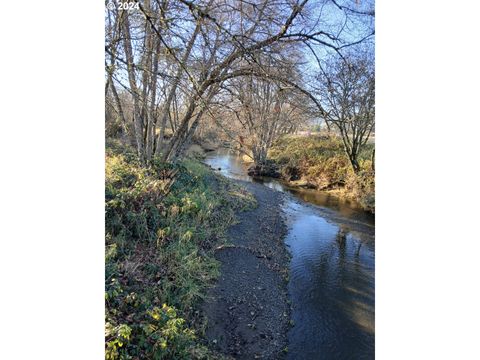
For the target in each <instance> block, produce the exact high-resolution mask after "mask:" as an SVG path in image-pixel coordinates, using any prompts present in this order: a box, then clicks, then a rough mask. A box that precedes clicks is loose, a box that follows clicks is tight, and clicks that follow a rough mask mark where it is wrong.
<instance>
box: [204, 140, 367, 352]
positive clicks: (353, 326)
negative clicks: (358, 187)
mask: <svg viewBox="0 0 480 360" xmlns="http://www.w3.org/2000/svg"><path fill="white" fill-rule="evenodd" d="M205 162H206V163H207V164H209V165H210V166H212V167H213V168H215V169H218V168H221V170H219V171H220V172H221V173H222V174H223V175H225V176H227V177H230V178H235V179H239V180H246V181H255V182H261V183H263V184H264V185H265V186H268V187H270V188H272V189H275V190H277V191H282V192H285V193H287V197H286V199H287V200H286V202H285V204H284V205H283V206H284V212H285V214H286V219H287V224H288V226H289V231H288V234H287V237H286V239H285V241H286V244H287V246H288V247H289V249H290V253H291V255H292V259H291V263H290V281H289V285H288V290H289V294H290V297H291V300H292V307H293V311H292V320H293V321H294V324H295V325H294V326H293V327H292V329H291V330H290V331H289V335H288V337H289V346H288V348H289V351H288V355H287V358H288V359H374V353H375V348H374V346H375V345H374V343H375V341H374V339H375V277H374V274H375V252H374V232H375V221H374V216H373V215H371V214H368V213H366V212H364V211H362V210H361V209H360V208H359V207H358V206H357V205H356V204H354V203H352V202H347V201H343V200H341V199H338V198H336V197H334V196H330V195H329V194H325V193H321V192H318V191H314V190H304V189H295V188H290V187H288V186H287V185H286V184H284V183H282V182H280V181H277V180H273V179H268V178H257V179H252V178H251V177H249V176H248V175H247V174H246V165H245V164H244V163H243V162H242V160H241V158H240V157H239V156H236V155H235V154H234V153H232V152H229V151H224V150H222V151H218V152H216V153H211V154H209V156H208V157H207V159H206V161H205Z"/></svg>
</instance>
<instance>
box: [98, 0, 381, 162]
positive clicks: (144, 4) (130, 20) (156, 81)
mask: <svg viewBox="0 0 480 360" xmlns="http://www.w3.org/2000/svg"><path fill="white" fill-rule="evenodd" d="M138 3H139V10H116V9H114V10H106V44H105V52H106V57H105V66H106V84H105V94H106V101H107V116H108V117H111V118H115V119H116V120H117V121H118V123H119V124H120V125H119V127H120V128H121V131H122V132H123V133H124V134H126V136H127V137H128V138H129V139H130V140H131V141H132V143H133V145H134V146H135V147H136V149H137V153H138V156H139V159H140V160H141V162H142V163H144V164H147V163H148V162H149V161H150V160H151V159H152V158H153V157H154V156H159V157H160V158H161V159H163V160H164V161H173V160H175V159H177V158H178V157H179V156H181V155H182V153H183V151H184V150H185V147H186V146H187V145H188V143H189V142H190V141H191V139H192V136H193V135H194V134H195V132H196V131H197V129H198V127H199V124H200V123H201V122H202V121H204V119H206V118H210V119H211V118H212V117H215V116H216V115H219V114H223V115H225V114H230V115H231V116H232V119H236V120H235V121H239V122H240V124H241V128H242V129H243V130H242V131H244V134H243V135H242V136H245V135H248V136H250V137H251V138H252V139H254V140H252V142H251V143H252V144H251V146H252V150H253V151H254V154H256V155H255V156H256V157H257V159H258V160H260V161H261V160H262V159H264V157H265V156H266V149H268V146H269V144H270V143H271V141H272V139H273V138H274V137H275V136H276V135H277V134H278V133H281V132H284V131H290V130H292V129H294V128H295V126H296V124H297V121H304V118H305V114H307V112H305V108H307V107H310V109H311V108H312V107H313V108H315V111H316V114H315V116H318V117H321V118H323V119H324V120H325V121H326V122H327V124H328V123H329V122H330V123H331V124H338V123H339V122H338V121H339V119H338V118H334V115H333V112H332V108H331V104H330V105H328V104H329V103H328V102H327V103H325V101H324V99H321V98H319V96H320V97H321V96H323V95H325V93H324V92H322V91H319V92H315V91H314V90H315V89H317V90H318V89H319V86H318V81H321V80H319V77H321V76H323V75H324V72H323V71H322V74H321V76H320V75H319V74H317V75H318V76H316V77H315V74H316V71H319V70H318V69H316V70H312V69H314V68H315V66H316V63H318V64H320V62H321V61H320V60H321V59H322V58H325V57H327V56H331V55H332V54H338V56H339V57H340V58H342V59H343V55H341V54H342V52H343V51H345V49H348V48H349V47H352V46H355V44H357V43H362V42H364V41H365V40H368V39H369V38H371V37H372V36H373V31H372V29H373V25H372V24H373V17H374V12H373V5H372V4H371V3H363V2H362V3H361V4H359V3H358V2H355V1H342V2H340V1H332V0H325V1H314V0H310V1H309V0H248V1H246V0H199V1H190V0H175V1H173V0H170V1H169V0H142V1H138ZM312 80H315V81H313V82H312ZM299 97H303V99H304V100H303V102H302V101H301V100H299ZM227 105H230V106H227ZM300 105H302V106H300ZM310 113H311V112H310ZM216 120H218V119H216ZM340 120H341V119H340ZM345 131H351V129H350V128H349V129H345ZM237 135H238V134H237ZM240 135H241V134H240ZM360 142H361V141H360ZM352 146H353V145H352Z"/></svg>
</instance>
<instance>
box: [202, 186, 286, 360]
mask: <svg viewBox="0 0 480 360" xmlns="http://www.w3.org/2000/svg"><path fill="white" fill-rule="evenodd" d="M237 183H240V184H241V185H242V186H244V187H245V188H246V189H247V190H248V191H249V192H251V193H252V194H253V195H254V197H255V198H256V200H257V204H258V205H257V207H256V208H255V209H253V210H250V211H247V212H242V213H239V214H238V220H239V223H237V224H235V225H233V226H231V227H230V228H229V229H228V232H227V236H228V239H229V245H226V246H223V247H221V248H218V249H217V251H216V254H215V258H216V259H217V260H218V261H220V263H221V267H220V274H221V275H220V277H219V279H218V282H217V284H216V286H215V287H214V288H212V289H211V291H210V292H209V295H208V297H207V300H206V301H205V304H204V306H203V309H204V311H205V314H206V316H207V318H208V325H207V329H206V336H207V339H208V340H209V342H210V343H211V344H213V345H214V347H215V349H216V350H218V351H220V352H221V353H223V354H226V355H228V356H232V357H234V358H235V359H257V358H261V359H282V358H283V357H284V356H285V352H286V350H287V336H286V334H287V330H288V328H289V324H290V317H289V315H290V306H289V300H288V294H287V280H288V263H289V256H288V252H287V250H286V247H285V244H284V241H283V239H284V236H285V235H286V232H287V227H286V225H285V223H284V220H283V218H282V210H281V203H282V202H283V196H282V194H281V193H279V192H276V191H274V190H271V189H269V188H267V187H265V186H262V185H261V184H255V183H246V182H241V181H238V180H237Z"/></svg>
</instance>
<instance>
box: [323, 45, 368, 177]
mask: <svg viewBox="0 0 480 360" xmlns="http://www.w3.org/2000/svg"><path fill="white" fill-rule="evenodd" d="M316 87H317V94H318V95H319V97H320V99H321V100H320V102H321V103H322V104H323V107H324V109H325V110H326V113H325V120H326V121H328V122H330V123H331V124H333V126H334V127H335V128H336V129H337V130H338V132H339V134H340V136H341V139H342V141H343V145H344V149H345V152H346V154H347V156H348V158H349V160H350V163H351V165H352V168H353V170H354V171H355V172H356V173H357V172H358V171H359V170H360V165H359V163H358V155H359V153H360V151H361V150H362V148H363V147H364V146H365V144H366V143H367V142H368V140H369V138H370V135H371V133H372V131H374V129H375V69H374V59H373V56H372V54H370V53H369V52H368V51H366V52H365V51H357V52H355V53H354V52H350V53H348V54H347V55H344V56H342V57H339V56H336V57H334V58H333V59H330V60H328V61H327V62H326V64H325V65H324V66H322V67H321V71H320V74H319V75H318V77H317V84H316Z"/></svg>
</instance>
